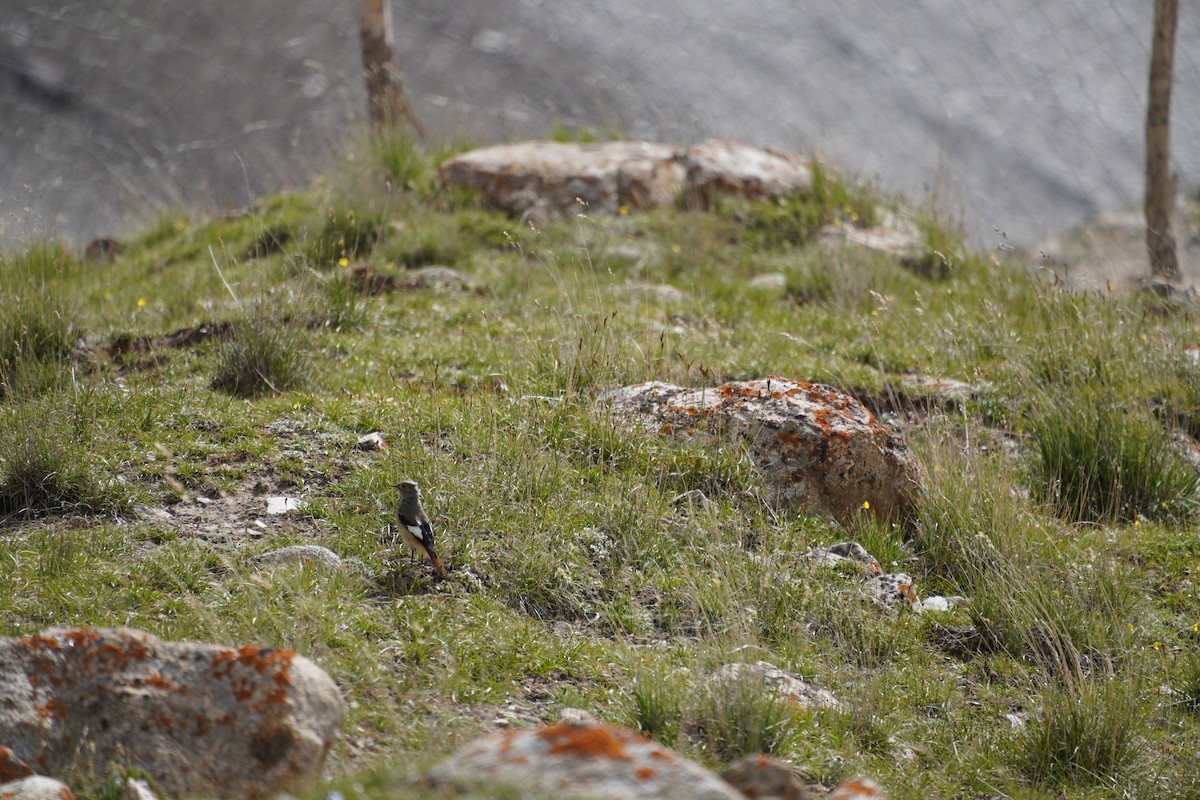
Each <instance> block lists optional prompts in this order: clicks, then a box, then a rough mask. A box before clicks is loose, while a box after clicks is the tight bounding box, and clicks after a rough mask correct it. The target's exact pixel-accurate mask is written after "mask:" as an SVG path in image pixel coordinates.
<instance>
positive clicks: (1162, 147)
mask: <svg viewBox="0 0 1200 800" xmlns="http://www.w3.org/2000/svg"><path fill="white" fill-rule="evenodd" d="M1178 18H1179V0H1155V2H1154V46H1153V48H1152V50H1151V53H1150V96H1149V99H1148V102H1147V104H1146V248H1147V249H1148V250H1149V251H1150V271H1151V273H1152V274H1153V275H1154V276H1155V277H1157V278H1165V279H1167V280H1174V279H1176V278H1178V277H1179V258H1178V256H1177V255H1176V252H1175V237H1174V235H1173V234H1172V233H1171V210H1172V209H1173V208H1174V206H1175V179H1174V177H1173V176H1172V175H1171V142H1170V134H1171V70H1172V67H1173V65H1174V61H1175V25H1176V21H1177V20H1178Z"/></svg>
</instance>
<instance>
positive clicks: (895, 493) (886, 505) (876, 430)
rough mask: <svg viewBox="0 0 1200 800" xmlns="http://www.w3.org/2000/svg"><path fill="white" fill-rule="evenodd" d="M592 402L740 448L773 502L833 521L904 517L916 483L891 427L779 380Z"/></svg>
mask: <svg viewBox="0 0 1200 800" xmlns="http://www.w3.org/2000/svg"><path fill="white" fill-rule="evenodd" d="M601 402H603V403H605V404H607V405H608V406H609V407H610V408H611V410H612V413H613V414H615V415H617V416H621V417H625V418H627V419H629V420H631V421H633V422H635V423H636V424H639V425H641V426H642V427H643V428H644V429H645V430H647V431H650V432H654V433H662V434H671V435H681V436H695V435H705V436H709V437H712V438H714V439H716V440H718V441H725V442H734V443H736V444H738V445H742V446H745V447H746V448H747V450H748V451H749V454H750V458H751V459H752V460H753V462H754V464H755V465H756V466H757V467H758V469H759V471H760V472H761V473H762V476H763V478H764V480H765V481H766V483H767V485H768V486H769V487H771V489H772V490H773V492H774V495H775V499H776V501H777V503H778V504H779V505H781V506H785V507H794V508H804V509H814V510H822V511H824V512H826V513H828V514H830V515H831V516H833V517H834V518H835V519H837V520H838V521H840V522H842V523H848V522H850V521H851V520H852V519H854V518H855V517H856V516H857V515H860V514H863V513H870V514H873V515H875V517H876V518H878V519H880V520H884V521H894V520H895V521H902V522H907V521H908V520H910V519H911V517H912V501H913V499H914V496H915V493H916V492H917V491H918V490H919V488H920V485H921V477H920V471H919V468H918V466H917V462H916V460H915V459H914V458H913V456H912V453H910V452H909V450H908V447H907V446H906V445H905V444H904V440H903V439H902V438H901V436H900V435H899V434H898V433H897V432H896V431H894V430H892V429H891V428H889V427H888V426H886V425H883V424H881V423H880V422H879V421H878V420H877V419H876V418H875V417H874V415H872V414H871V412H870V411H868V410H867V409H866V408H865V407H864V406H863V405H862V404H861V403H859V402H858V401H857V400H856V399H854V398H853V397H851V396H850V395H848V394H846V393H845V392H842V391H840V390H838V389H834V388H833V387H830V386H824V385H822V384H818V383H805V382H800V381H792V380H787V379H784V378H779V377H767V378H760V379H757V380H751V381H743V382H735V383H726V384H724V385H721V386H716V387H712V388H704V389H687V388H683V387H680V386H674V385H672V384H669V383H660V382H657V381H654V382H650V383H643V384H638V385H636V386H627V387H624V388H621V389H617V390H616V391H613V392H610V393H608V394H607V395H605V396H603V397H602V398H601Z"/></svg>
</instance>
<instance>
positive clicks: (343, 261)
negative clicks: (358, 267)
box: [338, 256, 350, 267]
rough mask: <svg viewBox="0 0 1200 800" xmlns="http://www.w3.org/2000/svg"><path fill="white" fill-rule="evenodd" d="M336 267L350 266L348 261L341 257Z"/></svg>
mask: <svg viewBox="0 0 1200 800" xmlns="http://www.w3.org/2000/svg"><path fill="white" fill-rule="evenodd" d="M338 266H339V267H348V266H350V259H348V258H346V257H345V256H342V257H341V258H339V259H338Z"/></svg>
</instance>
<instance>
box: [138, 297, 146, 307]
mask: <svg viewBox="0 0 1200 800" xmlns="http://www.w3.org/2000/svg"><path fill="white" fill-rule="evenodd" d="M145 307H146V298H144V297H139V298H138V308H145Z"/></svg>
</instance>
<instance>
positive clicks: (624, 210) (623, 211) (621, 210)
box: [617, 205, 629, 217]
mask: <svg viewBox="0 0 1200 800" xmlns="http://www.w3.org/2000/svg"><path fill="white" fill-rule="evenodd" d="M617 213H618V214H620V215H621V216H622V217H625V216H628V215H629V206H624V205H623V206H621V207H620V208H618V209H617Z"/></svg>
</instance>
